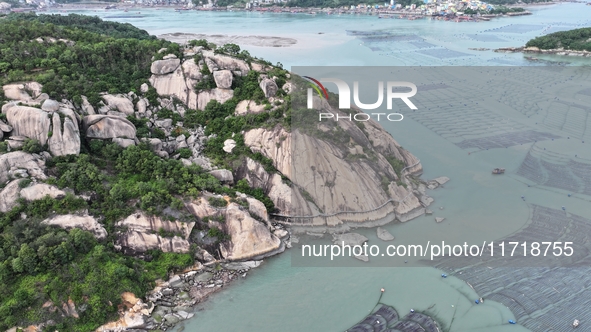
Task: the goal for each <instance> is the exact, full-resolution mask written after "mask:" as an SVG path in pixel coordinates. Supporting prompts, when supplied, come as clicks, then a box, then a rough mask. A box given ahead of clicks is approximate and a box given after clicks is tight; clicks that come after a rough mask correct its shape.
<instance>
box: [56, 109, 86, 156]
mask: <svg viewBox="0 0 591 332" xmlns="http://www.w3.org/2000/svg"><path fill="white" fill-rule="evenodd" d="M67 111H69V112H67ZM67 111H64V112H61V111H60V113H62V114H63V113H66V114H67V113H70V116H68V117H65V118H64V119H63V120H62V119H61V117H60V114H58V112H55V113H53V118H52V129H53V131H52V133H53V134H52V136H51V137H50V138H49V140H48V144H49V151H50V152H51V154H53V155H54V156H66V155H70V154H76V155H77V154H79V153H80V130H79V128H78V121H77V119H76V117H75V116H74V114H73V112H72V111H71V110H67Z"/></svg>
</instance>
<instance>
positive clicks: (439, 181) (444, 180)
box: [433, 176, 449, 185]
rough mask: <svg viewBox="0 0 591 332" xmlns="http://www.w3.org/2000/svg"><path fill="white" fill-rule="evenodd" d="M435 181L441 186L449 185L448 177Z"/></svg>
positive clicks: (441, 177)
mask: <svg viewBox="0 0 591 332" xmlns="http://www.w3.org/2000/svg"><path fill="white" fill-rule="evenodd" d="M433 181H435V182H437V183H438V184H439V185H444V184H446V183H447V181H449V178H448V177H447V176H440V177H438V178H436V179H433Z"/></svg>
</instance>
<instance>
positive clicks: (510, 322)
mask: <svg viewBox="0 0 591 332" xmlns="http://www.w3.org/2000/svg"><path fill="white" fill-rule="evenodd" d="M509 324H517V323H516V322H515V321H514V320H512V319H509Z"/></svg>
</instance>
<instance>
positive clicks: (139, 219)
mask: <svg viewBox="0 0 591 332" xmlns="http://www.w3.org/2000/svg"><path fill="white" fill-rule="evenodd" d="M115 225H116V226H118V227H124V228H126V229H127V230H132V231H137V232H142V233H155V232H159V231H160V230H163V231H165V232H168V233H173V234H177V235H180V236H181V237H182V238H184V239H189V236H190V235H191V231H192V230H193V227H194V226H195V222H182V221H178V220H176V221H170V220H164V219H162V218H160V217H157V216H148V215H146V214H145V213H143V212H138V213H135V214H132V215H130V216H128V217H127V218H125V219H123V220H121V221H119V222H117V223H116V224H115Z"/></svg>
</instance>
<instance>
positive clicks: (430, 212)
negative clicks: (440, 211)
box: [425, 209, 433, 216]
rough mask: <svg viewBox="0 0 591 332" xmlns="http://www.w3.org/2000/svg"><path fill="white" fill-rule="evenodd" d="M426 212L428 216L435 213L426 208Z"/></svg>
mask: <svg viewBox="0 0 591 332" xmlns="http://www.w3.org/2000/svg"><path fill="white" fill-rule="evenodd" d="M425 214H426V215H428V216H430V215H432V214H433V211H431V210H429V209H427V210H425Z"/></svg>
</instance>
